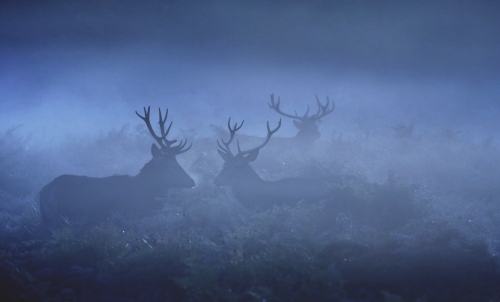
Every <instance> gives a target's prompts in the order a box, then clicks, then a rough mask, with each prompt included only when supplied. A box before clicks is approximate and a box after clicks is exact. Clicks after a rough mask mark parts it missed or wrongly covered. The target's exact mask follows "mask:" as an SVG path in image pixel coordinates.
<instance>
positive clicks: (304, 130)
mask: <svg viewBox="0 0 500 302" xmlns="http://www.w3.org/2000/svg"><path fill="white" fill-rule="evenodd" d="M316 103H317V105H318V112H316V113H315V114H313V115H311V116H309V115H308V114H309V106H307V111H306V113H305V114H304V115H303V116H299V115H298V114H297V111H295V115H291V114H288V113H284V112H283V111H281V109H280V99H279V97H278V101H277V102H275V101H274V94H271V102H270V103H268V105H269V108H271V109H274V111H276V112H278V113H279V114H281V115H283V116H286V117H289V118H292V119H293V124H294V125H295V127H297V128H298V129H299V132H297V135H295V139H296V140H297V141H299V142H298V143H299V144H303V143H304V142H313V141H315V140H317V139H319V137H320V136H321V134H320V133H319V131H318V123H319V122H320V119H321V118H323V117H325V116H326V115H328V114H330V113H332V111H333V110H334V109H335V102H334V101H333V100H332V107H331V108H329V107H330V99H329V98H328V97H327V98H326V105H322V104H321V102H320V101H319V99H318V96H316Z"/></svg>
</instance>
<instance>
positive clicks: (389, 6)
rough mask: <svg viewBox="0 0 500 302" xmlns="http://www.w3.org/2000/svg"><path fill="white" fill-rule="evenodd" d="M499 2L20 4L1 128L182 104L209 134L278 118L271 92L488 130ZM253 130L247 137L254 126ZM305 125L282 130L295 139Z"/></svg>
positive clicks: (12, 9) (94, 120) (96, 120)
mask: <svg viewBox="0 0 500 302" xmlns="http://www.w3.org/2000/svg"><path fill="white" fill-rule="evenodd" d="M497 9H498V7H496V6H493V5H492V4H491V3H488V2H479V3H477V4H471V3H469V2H466V1H463V2H446V1H440V2H420V3H419V4H403V3H398V2H396V1H395V2H391V1H385V2H381V3H379V4H370V3H364V2H360V1H357V2H342V1H337V2H323V1H313V2H307V3H306V2H300V1H295V2H288V3H286V4H285V3H281V2H276V3H274V4H272V5H270V4H265V3H264V2H262V3H261V2H254V3H253V4H243V3H238V2H229V1H206V2H199V3H197V2H188V3H185V2H181V1H178V2H176V1H173V2H169V3H168V4H166V3H161V2H153V1H148V2H146V3H142V4H140V5H139V4H138V3H135V2H133V1H130V2H123V1H107V2H104V3H101V2H98V1H96V2H92V1H91V2H86V3H73V4H71V5H70V4H67V3H64V2H58V1H53V2H46V3H44V4H41V3H30V2H10V5H9V3H7V4H4V5H3V9H2V12H1V19H2V26H1V33H0V36H1V48H0V50H1V56H0V59H1V64H2V66H3V68H2V71H1V72H0V77H1V82H0V83H1V84H0V85H1V86H0V91H2V103H4V109H3V110H2V112H1V120H2V123H1V128H2V129H3V130H5V129H8V128H10V127H13V126H17V125H19V124H23V127H22V129H20V130H22V131H23V133H25V134H32V135H33V137H34V138H37V139H39V140H40V141H41V142H43V141H50V140H51V139H53V138H56V137H61V136H63V137H64V136H65V135H66V134H68V133H71V134H74V135H86V134H90V135H95V134H97V133H98V132H99V131H104V132H107V131H109V130H110V129H112V128H119V127H120V126H121V125H123V124H125V123H138V121H137V120H136V119H135V118H134V117H135V115H134V111H136V110H140V109H141V108H142V107H144V106H149V105H151V106H152V107H153V108H156V107H168V108H170V110H171V112H172V115H173V117H174V116H175V122H176V124H177V128H178V127H181V128H187V127H194V128H196V129H198V130H199V131H200V132H205V131H206V129H207V126H208V125H210V124H219V125H223V124H224V120H225V118H223V119H221V118H220V117H221V116H222V117H225V116H235V117H236V116H237V117H238V118H240V119H246V120H251V121H252V123H255V125H260V124H262V123H264V122H265V121H266V120H270V119H273V118H274V119H276V116H275V115H274V114H273V112H272V111H271V110H269V109H267V105H266V103H267V102H268V100H269V95H270V94H271V93H275V94H276V95H277V96H281V97H282V98H283V100H284V101H283V106H286V108H287V109H288V110H289V111H293V110H297V111H298V112H305V109H306V106H307V105H311V106H312V105H314V94H317V95H318V96H319V97H320V98H321V99H324V98H325V97H326V96H329V97H331V98H333V99H334V100H335V101H336V102H337V106H338V109H337V112H336V113H335V116H334V117H331V118H330V119H327V120H325V122H328V123H330V122H331V123H330V124H329V125H328V126H329V127H328V128H327V127H325V128H326V129H327V130H326V131H328V129H329V128H331V127H345V128H352V124H353V121H355V120H357V119H363V120H364V121H366V123H367V124H368V126H369V127H372V128H376V127H379V126H381V125H387V124H389V125H394V124H397V123H400V122H404V123H408V124H409V123H415V126H416V127H419V128H422V129H427V128H450V129H459V130H467V131H472V132H473V134H474V135H482V134H486V135H490V134H491V132H492V129H494V128H495V127H496V126H498V124H497V122H496V119H495V116H496V113H498V105H497V104H498V102H495V101H496V100H497V99H498V95H499V91H498V85H497V83H498V79H499V75H498V70H499V68H498V66H499V60H498V58H497V55H496V54H497V50H498V48H499V42H498V39H495V38H494V37H495V32H496V31H498V30H499V26H500V25H499V21H498V20H497V18H496V14H495V13H496V12H497ZM252 129H253V128H250V129H247V130H246V131H250V132H252ZM293 131H295V130H294V129H293V127H288V129H285V128H284V129H282V131H281V132H280V133H279V135H281V136H292V135H293V133H294V132H293Z"/></svg>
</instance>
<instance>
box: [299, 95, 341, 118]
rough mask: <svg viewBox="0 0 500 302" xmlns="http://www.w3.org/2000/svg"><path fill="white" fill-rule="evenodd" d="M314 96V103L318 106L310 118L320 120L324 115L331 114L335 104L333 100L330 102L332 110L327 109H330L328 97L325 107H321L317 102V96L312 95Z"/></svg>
mask: <svg viewBox="0 0 500 302" xmlns="http://www.w3.org/2000/svg"><path fill="white" fill-rule="evenodd" d="M314 96H315V97H316V103H317V104H318V112H317V113H316V114H314V115H312V116H311V118H314V119H320V118H322V117H324V116H325V115H328V114H330V113H332V111H333V109H335V102H334V101H333V100H332V108H331V109H328V107H330V98H329V97H326V105H325V106H323V105H321V102H320V101H319V99H318V96H317V95H314ZM320 113H321V114H320ZM306 115H307V114H306Z"/></svg>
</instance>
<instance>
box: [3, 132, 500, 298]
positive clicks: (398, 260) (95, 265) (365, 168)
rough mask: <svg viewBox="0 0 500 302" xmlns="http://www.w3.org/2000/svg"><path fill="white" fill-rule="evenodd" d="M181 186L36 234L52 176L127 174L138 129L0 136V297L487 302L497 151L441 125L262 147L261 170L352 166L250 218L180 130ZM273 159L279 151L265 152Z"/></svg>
mask: <svg viewBox="0 0 500 302" xmlns="http://www.w3.org/2000/svg"><path fill="white" fill-rule="evenodd" d="M184 136H187V137H188V138H189V139H190V141H193V142H194V145H193V149H192V151H190V152H187V153H185V154H184V155H185V156H183V157H182V158H179V162H180V163H181V165H182V166H183V167H184V168H185V169H186V172H188V173H189V174H190V175H191V176H192V177H193V178H194V179H195V181H196V186H195V187H194V188H193V189H191V190H185V189H178V190H171V191H170V192H169V195H168V196H165V197H164V202H165V207H164V208H163V209H162V210H161V211H158V212H156V213H155V214H154V215H151V216H149V217H146V218H144V219H141V220H132V219H129V218H128V217H124V216H122V215H120V214H119V213H116V214H115V215H114V216H113V217H112V219H110V220H109V221H107V222H104V223H101V224H98V225H86V224H82V223H78V224H72V223H71V222H68V225H67V226H66V227H63V228H61V229H58V230H54V231H50V230H47V229H45V228H44V226H43V224H42V221H41V218H40V214H39V209H38V205H37V204H36V193H37V192H38V191H39V190H40V189H41V187H43V186H44V185H45V184H46V183H48V182H49V181H51V180H52V179H53V178H54V177H56V176H57V175H59V174H62V173H72V174H77V175H89V176H90V175H91V176H106V175H112V174H119V173H122V174H123V173H127V174H135V173H137V171H138V170H139V169H140V168H141V166H142V165H143V164H144V162H145V161H147V159H148V156H149V147H150V145H151V141H150V138H149V134H148V133H147V130H145V129H144V128H143V127H142V128H141V127H139V128H137V129H130V128H129V127H124V128H122V129H121V130H118V131H112V132H110V133H108V134H105V135H102V136H100V137H97V138H89V139H78V140H76V139H75V140H71V139H70V138H69V139H68V141H67V142H66V143H64V144H61V145H60V146H57V147H56V148H53V149H48V148H44V147H37V148H35V147H30V146H31V145H30V141H29V139H25V138H20V137H18V136H17V135H16V131H15V130H14V129H13V130H12V131H8V132H6V133H4V134H1V136H0V301H419V302H423V301H499V300H500V270H499V261H498V253H499V251H500V220H499V217H500V205H499V196H500V195H499V193H500V192H499V191H500V188H499V187H498V183H499V181H500V172H499V169H498V167H499V166H498V164H500V157H499V150H498V147H497V146H496V145H495V142H494V141H493V139H492V138H484V139H479V140H477V141H476V140H473V139H472V138H471V137H467V135H466V134H463V133H462V134H460V133H458V132H453V131H451V130H443V131H442V132H439V133H427V134H422V135H420V136H417V135H415V134H414V133H413V128H410V127H405V126H404V125H403V126H398V127H394V129H389V130H387V131H385V132H379V133H369V135H368V133H362V132H360V133H359V134H350V135H347V134H344V135H343V136H340V135H339V134H334V135H333V136H332V137H331V139H324V140H323V141H322V142H318V143H317V146H316V149H315V150H312V152H311V153H310V154H304V152H303V151H300V152H295V151H294V150H288V151H287V152H279V151H276V150H275V149H273V147H270V148H269V150H262V152H261V155H260V156H259V160H257V161H256V162H255V164H254V168H255V170H256V171H258V173H259V174H260V175H261V177H263V178H265V179H279V178H282V177H286V176H288V177H291V176H294V177H311V176H323V175H325V174H328V173H336V174H350V175H352V174H355V175H358V176H359V179H358V180H356V181H352V182H346V183H344V184H342V185H339V184H335V185H332V186H330V187H328V188H327V189H326V194H325V198H323V199H322V200H320V201H317V202H314V203H309V202H307V201H302V202H299V203H297V205H294V206H288V205H287V206H280V207H272V208H270V209H268V210H265V211H252V210H249V209H247V208H245V207H243V206H242V205H241V204H240V203H239V202H238V201H237V200H236V199H235V197H234V195H233V194H232V192H231V190H230V189H228V188H216V187H214V186H213V185H212V180H213V179H214V178H215V176H216V175H217V174H218V173H219V171H220V170H221V168H222V160H221V159H220V157H219V156H218V154H217V153H216V151H215V150H216V142H215V138H216V136H215V135H214V138H209V139H206V138H202V137H196V133H194V132H193V133H184ZM277 154H279V155H277Z"/></svg>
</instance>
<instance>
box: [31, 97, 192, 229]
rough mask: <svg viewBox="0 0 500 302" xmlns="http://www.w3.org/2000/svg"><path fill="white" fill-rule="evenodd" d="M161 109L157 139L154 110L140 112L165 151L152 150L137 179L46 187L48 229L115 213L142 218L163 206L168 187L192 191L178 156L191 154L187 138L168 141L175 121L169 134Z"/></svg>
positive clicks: (70, 179) (63, 180)
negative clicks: (161, 198)
mask: <svg viewBox="0 0 500 302" xmlns="http://www.w3.org/2000/svg"><path fill="white" fill-rule="evenodd" d="M158 111H159V122H158V123H159V124H160V131H161V135H160V136H158V135H156V133H155V132H154V130H153V127H152V126H151V122H150V120H149V113H150V107H148V109H147V111H146V107H144V116H141V115H140V114H139V113H137V111H136V112H135V113H136V114H137V115H138V116H139V117H140V118H141V119H142V120H144V122H145V123H146V125H147V128H148V130H149V132H150V133H151V135H152V136H153V138H154V139H155V140H156V142H157V143H158V145H159V146H160V148H158V147H157V146H156V145H155V144H154V143H153V144H152V146H151V154H152V156H153V159H151V160H150V161H149V162H148V163H146V164H145V165H144V167H143V168H142V169H141V171H140V172H139V174H138V175H136V176H129V175H114V176H109V177H103V178H95V177H87V176H77V175H61V176H59V177H57V178H56V179H54V180H53V181H52V182H50V183H49V184H47V185H46V186H45V187H44V188H43V189H42V190H41V191H40V194H39V201H40V211H41V214H42V220H43V222H44V223H45V225H46V226H47V227H49V228H57V227H61V226H63V225H65V224H68V223H80V224H81V223H86V224H96V223H100V222H104V221H106V220H107V219H109V218H110V217H111V216H112V214H113V213H115V212H116V213H119V214H121V215H124V216H134V217H141V216H146V215H147V214H148V213H150V212H153V211H155V210H160V209H161V208H162V207H163V203H162V201H161V200H159V199H157V197H160V196H162V195H164V194H166V193H167V191H168V188H192V187H194V185H195V183H194V180H193V179H192V178H191V177H189V175H188V174H187V173H186V172H185V171H184V169H182V167H181V166H180V165H179V163H178V162H177V160H176V158H175V156H176V155H179V154H181V153H184V152H186V151H188V150H189V149H190V148H191V145H192V144H191V145H190V146H189V147H187V148H184V147H185V146H186V143H187V140H185V141H180V142H179V144H178V145H176V146H172V145H173V144H174V143H175V142H177V140H172V141H170V140H168V139H167V138H166V137H167V135H168V133H169V131H170V127H172V122H171V123H170V126H168V128H167V130H166V131H165V122H166V120H167V115H168V109H167V111H166V113H165V118H164V119H163V118H162V114H161V109H158Z"/></svg>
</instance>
